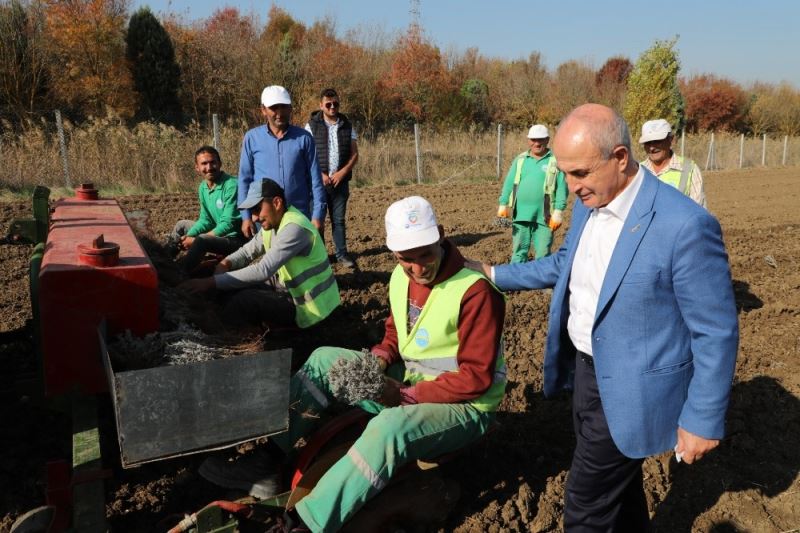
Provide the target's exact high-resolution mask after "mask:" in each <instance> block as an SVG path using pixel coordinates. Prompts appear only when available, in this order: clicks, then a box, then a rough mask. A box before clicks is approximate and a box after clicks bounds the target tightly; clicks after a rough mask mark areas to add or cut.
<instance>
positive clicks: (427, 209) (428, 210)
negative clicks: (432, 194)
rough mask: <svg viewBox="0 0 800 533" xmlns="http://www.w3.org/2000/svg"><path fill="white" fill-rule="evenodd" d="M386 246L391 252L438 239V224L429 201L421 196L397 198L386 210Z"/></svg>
mask: <svg viewBox="0 0 800 533" xmlns="http://www.w3.org/2000/svg"><path fill="white" fill-rule="evenodd" d="M385 222H386V246H387V247H388V248H389V249H390V250H391V251H393V252H403V251H405V250H413V249H414V248H419V247H421V246H428V245H429V244H433V243H435V242H437V241H438V240H439V224H438V222H436V214H435V213H434V212H433V207H432V206H431V204H430V202H428V200H426V199H425V198H423V197H421V196H409V197H408V198H403V199H402V200H398V201H397V202H395V203H393V204H392V205H390V206H389V209H387V210H386V219H385Z"/></svg>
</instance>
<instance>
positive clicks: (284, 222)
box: [180, 178, 340, 328]
mask: <svg viewBox="0 0 800 533" xmlns="http://www.w3.org/2000/svg"><path fill="white" fill-rule="evenodd" d="M239 209H250V210H252V212H253V213H254V214H255V215H256V217H257V218H258V222H259V223H260V224H261V231H260V232H257V233H256V234H255V236H254V237H253V238H252V239H251V240H250V241H249V242H247V244H245V245H244V246H242V247H241V248H239V249H238V250H237V251H236V252H234V253H232V254H231V255H229V256H228V257H226V258H225V259H223V260H222V261H221V262H220V263H219V265H217V268H216V270H215V275H214V276H212V277H208V278H199V279H194V280H189V281H186V282H184V283H183V284H181V285H180V287H181V288H183V289H186V290H188V291H189V292H201V291H207V290H210V289H214V288H216V289H219V290H225V291H228V290H239V292H237V293H236V294H234V295H233V296H232V297H231V298H230V300H229V301H228V303H227V304H226V306H225V309H224V310H223V317H225V318H226V319H228V320H235V321H237V322H238V321H242V320H244V321H248V322H251V323H266V324H267V325H269V326H278V327H291V326H297V327H300V328H307V327H310V326H313V325H314V324H316V323H318V322H319V321H321V320H322V319H324V318H325V317H327V316H328V315H329V314H330V313H331V312H332V311H333V310H334V309H335V308H336V307H338V305H339V302H340V299H339V286H338V285H337V284H336V278H334V276H333V271H332V270H331V266H330V263H329V262H328V252H327V251H326V250H325V244H324V243H323V242H322V238H321V237H320V235H319V232H318V231H317V229H316V228H315V227H314V226H313V225H312V224H311V221H309V220H308V218H306V216H305V215H303V214H302V213H301V212H300V211H298V210H297V209H295V208H294V207H292V206H288V205H287V204H286V198H285V196H284V192H283V189H282V188H281V187H280V186H279V185H278V184H277V183H275V182H274V181H272V180H271V179H266V178H265V179H263V180H260V181H254V182H253V183H252V184H251V186H250V191H249V192H248V195H247V198H246V199H245V201H244V202H242V203H241V204H240V205H239ZM259 257H260V258H261V260H260V261H259V262H258V263H255V264H251V263H252V262H253V261H254V260H256V259H258V258H259ZM248 265H249V266H248ZM276 273H277V276H278V282H279V283H278V284H273V287H270V286H269V285H268V284H270V283H271V281H272V280H273V277H274V276H275V274H276ZM275 285H277V286H275Z"/></svg>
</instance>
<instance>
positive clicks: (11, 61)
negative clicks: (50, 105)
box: [0, 0, 46, 119]
mask: <svg viewBox="0 0 800 533" xmlns="http://www.w3.org/2000/svg"><path fill="white" fill-rule="evenodd" d="M41 21H42V12H41V10H40V9H39V6H38V5H31V6H30V7H29V8H28V9H26V6H24V5H23V4H22V3H21V2H20V1H19V0H12V1H11V2H10V3H8V4H7V5H6V4H3V5H0V113H1V114H2V115H6V116H10V117H14V118H16V119H21V118H23V117H25V116H28V115H30V114H31V113H33V112H34V111H35V110H36V108H37V107H38V106H40V105H41V104H42V102H43V99H44V96H45V93H46V76H45V53H44V50H43V36H42V32H41V25H42V24H41Z"/></svg>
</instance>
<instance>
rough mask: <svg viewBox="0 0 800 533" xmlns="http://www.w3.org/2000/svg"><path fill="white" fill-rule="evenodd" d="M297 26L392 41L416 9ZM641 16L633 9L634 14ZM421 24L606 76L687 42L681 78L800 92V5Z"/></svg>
mask: <svg viewBox="0 0 800 533" xmlns="http://www.w3.org/2000/svg"><path fill="white" fill-rule="evenodd" d="M272 3H273V2H270V1H264V0H260V1H259V0H228V1H223V2H216V1H211V0H133V8H134V9H136V8H138V7H139V6H142V5H149V6H150V8H151V9H152V10H153V11H154V12H155V13H156V14H160V13H166V12H174V13H177V14H179V15H182V16H183V17H184V18H185V19H186V20H198V19H204V18H206V17H209V16H210V15H211V14H212V13H213V12H214V11H215V10H217V9H220V8H223V7H226V6H231V7H236V8H238V9H239V10H240V11H241V12H242V13H244V14H248V13H255V14H256V15H257V16H259V17H260V19H261V20H262V21H265V20H266V18H267V13H268V12H269V9H270V6H271V5H272ZM274 3H275V4H277V5H278V6H280V7H282V8H283V9H285V10H286V11H288V12H289V13H290V14H291V15H292V16H293V17H294V18H295V19H296V20H298V21H300V22H302V23H304V24H306V25H311V24H312V23H313V22H314V21H315V20H318V19H320V18H323V17H332V18H333V20H334V21H335V24H336V29H337V33H339V34H340V35H343V34H344V33H345V32H346V31H347V30H350V29H353V28H358V27H377V28H381V29H382V30H383V31H385V32H386V33H388V34H390V35H391V34H393V33H394V32H397V31H401V30H403V29H404V28H406V27H408V24H409V21H410V19H411V15H410V9H409V8H410V5H411V3H410V2H408V1H407V0H390V1H380V0H337V1H333V0H293V1H286V0H278V1H276V2H274ZM631 5H633V6H636V7H635V8H633V9H632V8H631V7H629V6H631ZM419 16H420V19H419V20H420V23H421V25H422V27H423V28H424V30H425V34H426V35H427V37H428V38H430V39H431V40H432V41H433V42H434V43H435V44H436V45H437V46H439V48H440V49H442V50H448V49H455V50H461V51H463V50H466V49H467V48H470V47H476V48H477V49H478V50H479V51H480V53H481V54H483V55H485V56H489V57H500V58H504V59H517V58H524V57H527V56H528V55H529V54H530V53H531V52H534V51H538V52H540V53H541V54H542V57H543V58H544V61H545V63H546V64H547V66H548V68H549V69H551V70H552V69H554V68H555V67H557V66H558V65H559V64H561V63H563V62H564V61H568V60H570V59H576V60H582V61H585V62H587V63H589V64H591V65H593V66H594V67H595V68H599V67H600V66H601V65H602V64H603V63H604V62H605V61H606V59H608V58H609V57H612V56H615V55H623V56H626V57H628V58H630V59H631V60H632V61H634V62H635V61H636V58H637V57H638V56H639V54H640V53H641V52H642V51H644V50H645V49H647V48H648V47H649V46H650V45H651V44H652V43H653V41H654V40H655V39H661V40H666V39H672V38H673V37H675V35H679V36H680V38H679V40H678V45H677V49H678V51H679V53H680V59H681V65H682V70H681V74H682V75H684V76H690V75H692V74H698V73H713V74H716V75H718V76H722V77H726V78H730V79H733V80H735V81H738V82H740V83H742V84H744V85H747V84H749V83H751V82H753V81H766V82H771V83H779V82H781V81H788V82H790V83H792V84H793V85H794V86H795V87H797V88H800V29H798V28H797V25H798V23H800V1H797V0H762V1H761V2H745V1H742V0H727V1H721V0H693V1H688V0H670V1H668V2H667V1H663V2H636V3H634V2H623V1H621V0H605V1H603V2H598V1H588V0H587V1H570V0H562V1H550V2H547V1H544V0H534V1H525V2H523V1H519V0H499V1H493V2H487V1H485V0H483V1H473V0H461V1H456V0H424V1H423V0H420V1H419Z"/></svg>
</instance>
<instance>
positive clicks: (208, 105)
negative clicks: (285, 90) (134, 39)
mask: <svg viewBox="0 0 800 533" xmlns="http://www.w3.org/2000/svg"><path fill="white" fill-rule="evenodd" d="M166 28H167V31H168V32H169V33H170V36H171V38H172V40H173V42H174V43H175V50H176V57H177V60H178V64H179V66H180V69H181V91H180V96H181V100H182V105H183V107H184V109H186V110H187V111H189V112H190V113H191V115H192V116H193V118H194V119H195V120H198V121H201V120H206V119H209V118H210V117H211V115H212V114H214V113H218V114H221V115H223V116H228V117H232V116H237V117H241V116H246V115H247V114H248V112H249V111H253V110H255V109H257V108H258V97H259V95H260V94H261V89H263V87H264V82H263V78H262V69H261V65H260V63H259V58H258V55H257V53H256V51H257V43H258V30H257V28H256V27H255V25H254V23H253V20H252V19H251V18H249V17H243V16H242V15H241V14H240V13H239V11H238V10H237V9H235V8H231V7H226V8H224V9H218V10H216V11H215V12H214V13H213V14H212V15H211V17H209V18H208V19H205V20H201V21H197V22H195V23H194V24H192V25H191V26H189V27H185V26H182V25H180V24H179V23H178V22H177V21H175V20H171V21H169V22H168V23H167V24H166Z"/></svg>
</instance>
